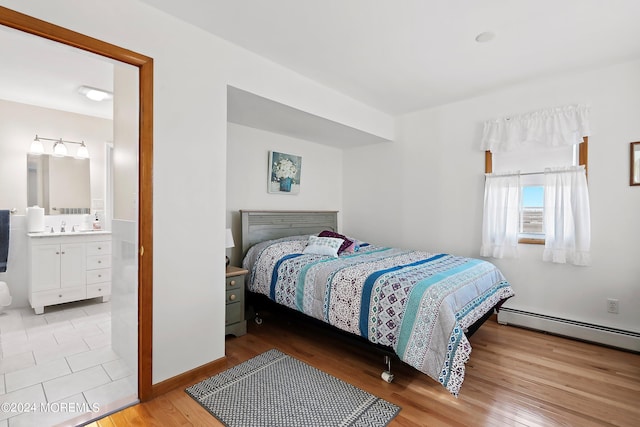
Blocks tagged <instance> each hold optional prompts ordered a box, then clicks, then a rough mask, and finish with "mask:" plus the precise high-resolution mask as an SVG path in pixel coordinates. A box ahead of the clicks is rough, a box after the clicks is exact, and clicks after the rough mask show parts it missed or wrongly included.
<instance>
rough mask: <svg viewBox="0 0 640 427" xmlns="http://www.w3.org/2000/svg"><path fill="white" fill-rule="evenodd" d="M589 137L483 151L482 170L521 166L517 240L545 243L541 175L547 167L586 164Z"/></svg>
mask: <svg viewBox="0 0 640 427" xmlns="http://www.w3.org/2000/svg"><path fill="white" fill-rule="evenodd" d="M587 144H588V137H586V136H585V137H584V138H583V142H582V143H581V144H578V145H574V146H569V147H561V148H552V149H542V150H541V149H540V148H539V147H536V148H535V149H532V150H527V149H522V150H516V151H515V152H513V151H511V152H505V153H502V152H501V153H496V154H493V153H491V151H486V152H485V172H486V173H492V172H505V171H509V170H520V171H521V180H520V206H519V215H520V216H519V230H518V243H529V244H542V245H543V244H544V243H545V232H544V220H543V217H544V176H543V172H544V169H545V168H546V167H549V166H554V165H562V164H564V165H584V166H585V169H586V168H587V152H588V146H587Z"/></svg>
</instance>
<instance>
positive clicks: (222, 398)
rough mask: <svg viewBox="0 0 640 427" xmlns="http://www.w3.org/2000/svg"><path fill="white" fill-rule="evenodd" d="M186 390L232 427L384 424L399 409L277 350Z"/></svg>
mask: <svg viewBox="0 0 640 427" xmlns="http://www.w3.org/2000/svg"><path fill="white" fill-rule="evenodd" d="M185 391H186V392H187V394H189V395H190V396H191V397H193V398H194V399H195V400H196V401H197V402H198V403H200V404H201V405H202V406H203V407H204V408H205V409H206V410H208V411H209V412H210V413H211V414H212V415H213V416H214V417H216V418H217V419H218V420H220V421H221V422H222V423H224V424H225V425H227V426H230V427H251V426H255V427H283V426H301V427H310V426H318V427H328V426H385V425H387V424H388V423H389V422H390V421H391V420H392V419H393V418H394V417H395V416H396V415H397V414H398V411H400V407H399V406H396V405H394V404H392V403H390V402H387V401H386V400H383V399H380V398H378V397H376V396H373V395H372V394H369V393H367V392H366V391H364V390H361V389H359V388H357V387H355V386H353V385H351V384H349V383H346V382H344V381H342V380H340V379H338V378H335V377H333V376H331V375H329V374H327V373H325V372H322V371H320V370H318V369H316V368H314V367H312V366H309V365H307V364H306V363H304V362H301V361H299V360H297V359H295V358H293V357H291V356H289V355H287V354H284V353H282V352H280V351H278V350H275V349H272V350H269V351H267V352H265V353H262V354H260V355H258V356H256V357H254V358H253V359H250V360H247V361H246V362H243V363H241V364H239V365H237V366H234V367H233V368H231V369H228V370H226V371H224V372H221V373H220V374H218V375H215V376H213V377H211V378H208V379H206V380H204V381H202V382H199V383H198V384H195V385H192V386H191V387H189V388H187V389H186V390H185Z"/></svg>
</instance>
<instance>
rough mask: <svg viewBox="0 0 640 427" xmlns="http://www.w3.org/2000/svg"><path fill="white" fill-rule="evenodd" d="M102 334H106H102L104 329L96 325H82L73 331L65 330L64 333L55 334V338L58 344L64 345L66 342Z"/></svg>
mask: <svg viewBox="0 0 640 427" xmlns="http://www.w3.org/2000/svg"><path fill="white" fill-rule="evenodd" d="M102 334H104V332H102V329H100V328H98V327H97V326H96V325H95V324H87V325H82V326H81V327H79V328H78V327H74V328H72V329H65V330H63V331H59V332H55V333H54V334H53V336H54V337H55V339H56V341H57V342H58V344H62V343H64V342H68V341H74V340H77V339H82V338H85V337H90V336H94V335H102Z"/></svg>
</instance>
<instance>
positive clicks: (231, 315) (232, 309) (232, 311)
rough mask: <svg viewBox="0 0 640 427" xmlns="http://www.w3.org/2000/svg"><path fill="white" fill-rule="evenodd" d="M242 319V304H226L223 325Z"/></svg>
mask: <svg viewBox="0 0 640 427" xmlns="http://www.w3.org/2000/svg"><path fill="white" fill-rule="evenodd" d="M242 320H244V316H243V313H242V304H240V303H233V304H227V312H226V315H225V325H230V324H232V323H237V322H240V321H242Z"/></svg>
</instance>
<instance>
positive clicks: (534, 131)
mask: <svg viewBox="0 0 640 427" xmlns="http://www.w3.org/2000/svg"><path fill="white" fill-rule="evenodd" d="M589 135H590V130H589V107H588V106H587V105H567V106H562V107H555V108H548V109H545V110H539V111H534V112H531V113H527V114H522V115H518V116H510V117H503V118H499V119H495V120H489V121H487V122H485V123H484V131H483V134H482V141H481V144H480V147H481V148H482V150H484V151H487V150H489V151H491V152H492V153H496V152H500V151H510V150H512V149H514V148H518V147H521V146H522V145H525V144H529V145H530V144H534V145H538V146H544V147H560V146H566V145H574V144H579V143H581V142H582V137H583V136H589Z"/></svg>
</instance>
